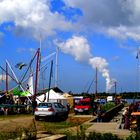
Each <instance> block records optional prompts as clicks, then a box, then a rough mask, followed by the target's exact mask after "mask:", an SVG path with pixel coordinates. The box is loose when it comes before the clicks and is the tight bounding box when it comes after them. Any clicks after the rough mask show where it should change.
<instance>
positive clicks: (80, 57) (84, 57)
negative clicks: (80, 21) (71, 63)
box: [56, 36, 112, 92]
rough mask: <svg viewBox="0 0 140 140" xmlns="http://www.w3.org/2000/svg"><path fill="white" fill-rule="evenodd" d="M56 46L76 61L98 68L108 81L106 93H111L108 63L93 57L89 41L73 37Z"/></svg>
mask: <svg viewBox="0 0 140 140" xmlns="http://www.w3.org/2000/svg"><path fill="white" fill-rule="evenodd" d="M56 45H57V46H59V48H60V49H61V50H62V51H63V52H64V53H66V54H70V55H72V56H73V57H74V58H75V60H76V61H79V62H86V63H88V64H89V65H91V67H92V68H93V69H95V68H97V69H98V71H99V72H101V73H102V76H103V77H104V78H105V79H106V91H107V92H109V91H110V89H111V87H112V83H111V78H110V75H109V70H108V68H107V66H108V62H107V61H106V59H104V58H101V57H93V56H92V54H91V53H90V45H89V43H88V41H87V39H86V38H85V37H83V36H73V37H72V38H70V39H68V40H66V41H65V42H56Z"/></svg>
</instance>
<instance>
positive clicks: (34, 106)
mask: <svg viewBox="0 0 140 140" xmlns="http://www.w3.org/2000/svg"><path fill="white" fill-rule="evenodd" d="M36 107H37V101H36V98H35V97H33V99H32V114H33V115H34V112H35V109H36Z"/></svg>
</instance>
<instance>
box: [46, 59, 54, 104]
mask: <svg viewBox="0 0 140 140" xmlns="http://www.w3.org/2000/svg"><path fill="white" fill-rule="evenodd" d="M52 71H53V60H52V61H51V69H50V78H49V91H48V97H47V102H49V94H50V88H51V78H52Z"/></svg>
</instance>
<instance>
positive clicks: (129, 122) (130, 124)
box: [119, 102, 140, 129]
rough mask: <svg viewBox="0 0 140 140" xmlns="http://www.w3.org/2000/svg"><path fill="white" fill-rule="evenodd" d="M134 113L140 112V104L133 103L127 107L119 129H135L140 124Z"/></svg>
mask: <svg viewBox="0 0 140 140" xmlns="http://www.w3.org/2000/svg"><path fill="white" fill-rule="evenodd" d="M132 112H140V102H136V103H132V104H130V106H128V107H126V108H125V110H124V111H123V113H122V118H121V120H120V125H119V128H121V129H133V128H134V127H136V126H137V125H138V124H137V123H138V122H137V118H138V117H137V116H135V115H132Z"/></svg>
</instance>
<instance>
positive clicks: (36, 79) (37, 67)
mask: <svg viewBox="0 0 140 140" xmlns="http://www.w3.org/2000/svg"><path fill="white" fill-rule="evenodd" d="M39 58H40V48H38V50H37V60H36V77H35V92H34V95H35V98H36V94H37V85H38V70H39Z"/></svg>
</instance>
